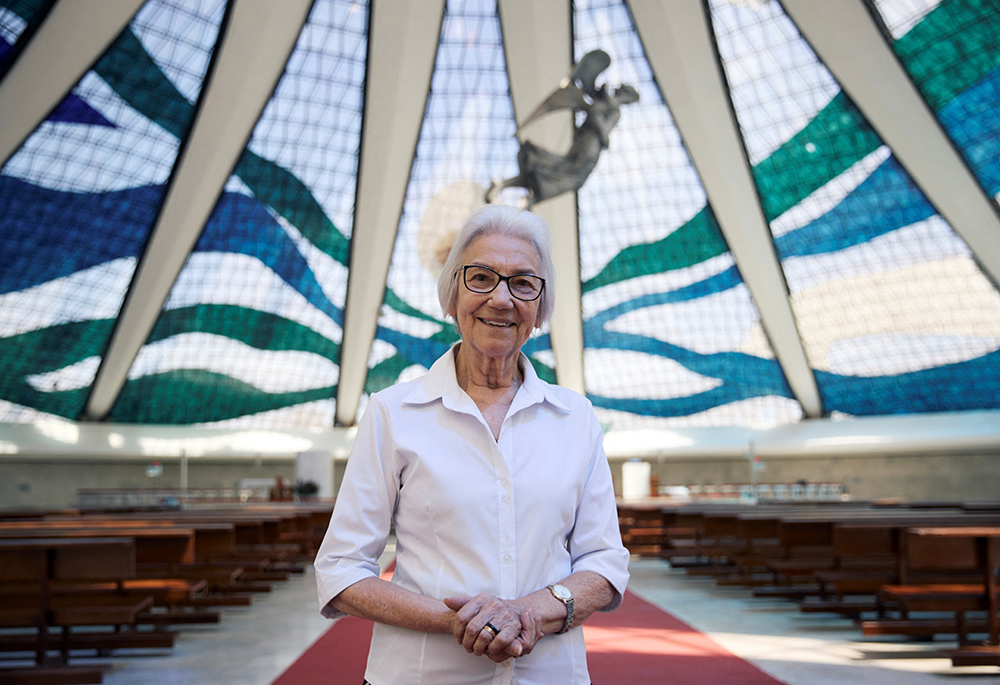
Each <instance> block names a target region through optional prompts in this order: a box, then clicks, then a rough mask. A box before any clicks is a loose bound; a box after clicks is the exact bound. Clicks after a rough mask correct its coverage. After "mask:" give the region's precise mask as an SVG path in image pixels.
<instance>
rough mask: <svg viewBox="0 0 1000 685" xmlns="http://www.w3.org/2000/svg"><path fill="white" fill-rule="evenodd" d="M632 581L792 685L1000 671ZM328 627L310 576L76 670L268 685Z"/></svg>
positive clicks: (985, 678)
mask: <svg viewBox="0 0 1000 685" xmlns="http://www.w3.org/2000/svg"><path fill="white" fill-rule="evenodd" d="M631 572H632V581H631V584H630V588H631V591H633V592H635V593H636V594H637V595H639V596H641V597H642V598H644V599H646V600H648V601H651V602H653V603H655V604H657V605H659V606H661V607H663V608H664V609H666V610H668V611H670V612H671V613H673V614H674V615H675V616H677V617H678V618H680V619H681V620H683V621H685V622H687V623H688V624H690V625H692V626H694V627H695V628H698V629H699V630H701V631H703V632H705V633H707V634H709V635H710V636H711V637H712V638H713V639H714V640H716V642H718V643H719V644H721V645H722V646H724V647H725V648H727V649H728V650H730V651H731V652H733V653H735V654H737V655H739V656H742V657H743V658H745V659H748V660H750V661H752V662H753V663H755V664H756V665H757V666H759V667H760V668H762V669H763V670H765V671H767V672H768V673H770V674H771V675H773V676H775V677H776V678H778V679H780V680H782V681H784V682H786V683H788V684H789V685H847V684H853V683H866V684H868V683H870V684H872V685H930V684H931V683H935V684H937V685H943V684H945V683H957V682H966V683H975V684H976V685H980V684H985V683H998V684H1000V668H997V667H974V668H954V667H952V666H951V662H950V660H949V659H948V658H946V656H945V654H946V650H947V648H948V647H949V645H950V643H949V642H948V641H947V640H940V641H938V642H936V643H924V642H912V641H906V640H904V639H897V638H878V639H875V638H863V637H862V636H861V634H860V632H859V631H858V629H857V628H856V627H855V626H854V625H853V624H852V623H851V622H850V621H849V620H847V619H842V618H838V617H835V616H829V615H815V614H814V615H806V614H802V613H800V612H799V611H798V610H797V609H796V607H795V606H794V605H793V604H792V603H790V602H787V601H783V600H763V599H759V598H753V597H751V596H750V593H749V591H747V590H744V589H723V588H718V587H716V585H715V584H714V583H713V582H712V581H711V580H708V579H700V578H691V577H689V576H687V575H685V574H684V573H683V572H681V571H678V570H675V569H671V568H670V567H669V566H668V565H667V564H666V563H664V562H660V561H657V560H634V561H633V563H632V564H631ZM329 626H330V622H329V621H327V620H326V619H323V618H322V617H321V616H320V615H319V612H318V609H317V605H316V595H315V580H314V577H313V575H312V569H311V568H310V569H307V572H306V573H305V574H303V575H300V576H294V577H293V578H292V579H291V580H289V581H288V582H285V583H281V584H278V585H276V586H275V589H274V591H273V592H271V593H269V594H262V595H259V596H258V597H257V598H256V599H255V602H254V604H253V606H251V607H243V608H239V609H226V610H225V611H224V615H223V619H222V621H221V623H220V624H218V625H206V626H201V627H186V628H184V629H183V630H182V631H181V634H180V636H179V638H178V640H177V644H176V645H175V647H174V649H173V650H172V651H169V652H168V651H164V652H148V653H136V652H132V653H129V654H124V653H123V654H120V655H112V656H110V657H105V658H99V659H94V660H90V659H78V660H77V663H99V664H101V665H103V666H104V667H105V669H106V670H105V676H104V683H105V684H106V685H209V684H212V685H217V684H219V683H239V684H240V685H269V683H271V682H272V681H273V680H274V679H275V678H276V677H277V676H278V675H280V674H281V673H282V672H283V671H284V670H285V668H286V667H287V666H288V665H289V664H290V663H292V662H293V661H294V660H295V659H296V658H297V657H298V655H299V654H300V653H301V652H302V651H303V650H305V649H306V648H307V647H308V646H309V645H310V644H312V642H313V641H314V640H315V639H316V638H317V637H318V636H319V635H320V634H322V632H323V631H325V630H326V629H327V628H328V627H329ZM330 682H331V683H335V682H336V680H335V678H334V676H331V681H330ZM706 682H709V681H706ZM605 685H610V684H605Z"/></svg>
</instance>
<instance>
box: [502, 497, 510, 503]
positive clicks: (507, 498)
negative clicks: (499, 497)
mask: <svg viewBox="0 0 1000 685" xmlns="http://www.w3.org/2000/svg"><path fill="white" fill-rule="evenodd" d="M503 503H504V504H510V495H504V496H503Z"/></svg>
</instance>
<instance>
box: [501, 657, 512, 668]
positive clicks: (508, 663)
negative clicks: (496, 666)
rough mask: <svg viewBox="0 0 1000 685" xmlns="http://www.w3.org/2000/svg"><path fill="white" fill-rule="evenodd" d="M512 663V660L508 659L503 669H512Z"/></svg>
mask: <svg viewBox="0 0 1000 685" xmlns="http://www.w3.org/2000/svg"><path fill="white" fill-rule="evenodd" d="M510 662H511V660H510V659H507V661H505V662H503V667H504V668H510V665H511V664H510Z"/></svg>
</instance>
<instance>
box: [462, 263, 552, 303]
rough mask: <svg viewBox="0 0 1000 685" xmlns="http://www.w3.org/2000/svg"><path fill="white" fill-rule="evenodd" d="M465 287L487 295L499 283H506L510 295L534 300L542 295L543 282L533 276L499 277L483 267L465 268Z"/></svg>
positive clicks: (494, 272) (520, 298)
mask: <svg viewBox="0 0 1000 685" xmlns="http://www.w3.org/2000/svg"><path fill="white" fill-rule="evenodd" d="M464 271H465V287H466V288H468V289H469V290H471V291H472V292H476V293H489V292H493V290H494V289H495V288H496V287H497V286H498V285H500V281H507V287H508V288H509V289H510V294H511V295H513V296H514V297H516V298H517V299H519V300H528V301H531V300H534V299H536V298H537V297H538V296H539V295H540V294H541V293H542V286H543V285H544V284H545V281H544V280H543V279H542V278H541V277H539V276H535V275H533V274H514V275H512V276H501V275H500V274H498V273H497V272H496V271H494V270H493V269H488V268H486V267H485V266H466V267H464Z"/></svg>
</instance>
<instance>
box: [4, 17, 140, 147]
mask: <svg viewBox="0 0 1000 685" xmlns="http://www.w3.org/2000/svg"><path fill="white" fill-rule="evenodd" d="M144 2H145V0H105V1H104V2H102V3H101V4H100V8H99V9H98V8H96V7H95V5H94V4H93V3H90V2H80V1H79V0H60V2H57V3H56V4H55V5H54V6H53V7H52V9H51V10H50V11H49V14H48V16H46V17H45V21H44V22H43V23H42V25H41V26H40V27H39V29H38V31H37V32H36V33H35V35H34V37H33V38H32V39H31V42H30V43H29V44H28V45H27V46H26V47H25V49H24V51H23V52H22V53H21V55H20V56H19V57H18V59H17V61H16V62H14V65H13V66H12V67H11V68H10V71H8V72H7V75H6V76H5V77H4V79H3V82H2V83H0V121H2V122H3V125H2V126H0V165H2V164H5V163H6V162H7V160H8V159H10V157H11V156H12V155H13V154H14V153H15V152H16V151H17V149H18V148H20V147H21V144H22V143H23V142H24V141H25V139H26V138H27V137H28V136H29V135H31V133H32V132H33V131H34V130H35V129H36V128H38V125H39V124H41V123H42V122H43V121H44V120H45V117H47V116H48V114H49V112H51V111H52V110H53V108H55V106H56V105H58V104H59V103H60V102H61V101H62V99H63V98H64V97H66V95H67V94H68V93H69V92H70V91H71V90H72V89H73V86H75V85H76V84H77V83H78V82H79V81H80V78H81V77H83V75H84V74H85V73H86V72H87V70H88V69H90V67H91V65H92V64H93V63H94V62H96V61H97V59H98V58H99V57H100V56H101V55H102V54H104V51H105V50H107V49H108V46H109V45H110V44H111V43H112V42H113V41H114V40H115V38H117V37H118V34H119V33H121V31H122V29H124V28H125V26H127V25H128V22H129V21H130V20H131V19H132V17H133V16H134V15H135V13H136V12H137V11H139V8H140V7H142V5H143V3H144Z"/></svg>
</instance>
